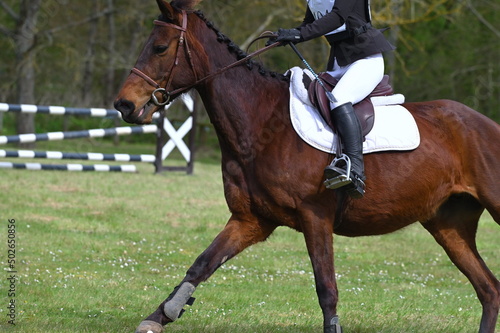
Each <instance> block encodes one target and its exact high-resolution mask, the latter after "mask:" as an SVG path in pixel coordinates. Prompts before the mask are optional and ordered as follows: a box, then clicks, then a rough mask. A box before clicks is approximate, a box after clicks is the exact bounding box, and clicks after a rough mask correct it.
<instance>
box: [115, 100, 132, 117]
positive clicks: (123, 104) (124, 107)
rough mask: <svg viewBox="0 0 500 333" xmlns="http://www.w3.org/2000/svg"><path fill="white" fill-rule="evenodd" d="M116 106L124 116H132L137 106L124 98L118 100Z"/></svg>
mask: <svg viewBox="0 0 500 333" xmlns="http://www.w3.org/2000/svg"><path fill="white" fill-rule="evenodd" d="M114 104H115V109H117V110H118V111H120V112H121V113H122V115H124V116H126V115H129V114H131V113H132V112H134V110H135V104H134V103H132V102H131V101H129V100H126V99H123V98H120V99H117V100H116V101H115V103H114Z"/></svg>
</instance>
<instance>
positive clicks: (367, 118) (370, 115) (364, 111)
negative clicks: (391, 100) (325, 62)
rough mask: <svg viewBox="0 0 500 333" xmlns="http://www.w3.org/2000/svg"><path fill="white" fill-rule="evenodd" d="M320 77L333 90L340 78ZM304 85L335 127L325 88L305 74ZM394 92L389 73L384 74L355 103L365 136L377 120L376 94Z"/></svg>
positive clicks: (323, 74) (324, 116)
mask: <svg viewBox="0 0 500 333" xmlns="http://www.w3.org/2000/svg"><path fill="white" fill-rule="evenodd" d="M319 78H320V79H321V80H322V81H323V84H324V85H325V87H326V88H327V89H328V90H330V91H332V89H333V88H334V87H335V86H336V85H337V82H338V80H337V79H335V78H334V77H332V76H331V75H330V74H328V73H320V74H319ZM303 80H304V82H303V83H304V86H305V87H306V89H307V91H308V95H309V100H310V101H311V103H312V104H313V106H314V107H315V108H316V109H317V110H319V113H320V114H321V116H322V117H323V119H324V120H325V121H326V123H327V124H328V126H330V128H332V129H335V124H334V123H333V122H332V118H331V116H330V101H329V100H328V97H327V96H326V92H325V89H324V88H323V87H322V86H321V84H319V83H318V81H317V80H311V79H310V78H309V76H307V75H304V76H303ZM392 94H393V89H392V86H391V85H390V84H389V75H384V77H383V78H382V81H380V83H379V84H378V85H377V86H376V87H375V89H374V90H373V91H372V92H371V93H370V94H369V95H368V96H367V97H366V98H365V99H363V100H362V101H361V102H359V103H356V104H354V105H353V107H354V112H355V113H356V116H357V117H358V119H359V122H360V124H361V129H362V131H363V137H365V136H366V135H367V134H368V133H369V132H370V131H371V129H372V128H373V124H374V122H375V109H374V107H373V103H372V101H371V97H374V96H388V95H392Z"/></svg>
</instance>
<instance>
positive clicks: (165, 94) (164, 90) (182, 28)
mask: <svg viewBox="0 0 500 333" xmlns="http://www.w3.org/2000/svg"><path fill="white" fill-rule="evenodd" d="M153 23H154V25H157V26H163V27H168V28H173V29H177V30H179V31H180V32H181V33H180V36H179V43H177V50H176V55H175V61H174V62H173V63H172V67H171V68H170V71H169V72H167V73H170V76H169V78H168V81H167V84H166V85H165V88H162V87H161V86H160V84H159V83H158V82H156V81H155V80H153V79H152V78H151V77H149V76H148V75H147V74H146V73H144V72H142V71H141V70H139V69H137V68H135V67H134V68H132V70H131V71H130V72H131V73H134V74H135V75H138V76H139V77H141V78H143V79H144V80H145V81H146V82H147V83H149V84H150V85H151V86H153V87H154V88H155V90H154V91H153V92H152V93H151V101H152V102H153V104H154V105H156V106H164V105H167V104H168V103H170V101H171V100H170V99H171V97H172V96H174V95H177V94H180V93H183V92H186V91H188V90H190V89H191V88H193V87H195V86H197V85H198V84H200V83H201V82H203V81H206V80H208V79H210V78H212V77H214V76H216V75H219V74H221V73H222V72H224V71H226V70H228V69H230V68H233V67H236V66H238V65H241V64H242V63H245V62H247V61H248V60H250V59H251V58H252V57H255V56H256V55H258V54H261V53H263V52H265V51H267V50H269V49H271V48H273V47H275V46H278V45H280V44H281V43H279V42H278V43H273V44H271V45H269V46H266V47H264V48H262V49H259V50H257V51H255V52H253V53H250V54H249V55H247V56H246V57H244V58H242V59H240V60H238V61H235V62H233V63H232V64H230V65H228V66H226V67H223V68H221V69H218V70H217V71H215V72H213V73H211V74H208V75H207V76H205V77H203V78H201V79H198V77H197V75H196V71H195V68H194V64H193V58H192V56H191V51H190V49H189V45H188V43H187V40H186V38H185V34H186V31H187V12H186V11H185V10H182V26H179V25H175V24H171V23H167V22H163V21H159V20H154V21H153ZM183 46H184V50H185V54H186V57H187V58H188V61H189V66H190V67H191V71H192V72H193V74H194V78H195V82H194V83H193V84H191V85H188V86H186V87H182V88H179V89H175V90H172V91H168V90H167V89H168V88H169V87H170V85H171V83H172V79H173V78H174V76H173V71H174V69H175V67H176V66H177V65H178V63H179V56H180V52H181V49H183ZM166 75H167V74H165V76H164V77H163V78H162V81H163V80H164V79H165V77H166ZM156 93H161V94H162V95H163V98H164V101H163V102H160V101H159V100H158V98H157V97H156V95H155V94H156Z"/></svg>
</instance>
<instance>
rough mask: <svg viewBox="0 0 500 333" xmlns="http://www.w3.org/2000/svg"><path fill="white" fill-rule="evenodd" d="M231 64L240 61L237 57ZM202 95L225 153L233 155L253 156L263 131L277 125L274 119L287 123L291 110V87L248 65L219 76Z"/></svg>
mask: <svg viewBox="0 0 500 333" xmlns="http://www.w3.org/2000/svg"><path fill="white" fill-rule="evenodd" d="M226 52H227V49H226ZM217 61H218V64H216V65H213V64H212V67H214V68H217V66H221V61H220V60H217ZM230 61H232V62H234V61H236V60H235V58H234V56H233V57H232V58H231V60H230ZM225 63H226V65H227V64H228V62H227V60H226V62H225ZM198 92H199V94H200V96H201V98H202V100H203V103H204V105H205V108H206V110H207V113H208V115H209V117H210V120H211V122H212V124H213V125H214V128H215V130H216V131H217V136H218V138H219V141H220V145H221V148H223V153H228V154H230V155H233V156H245V155H248V154H251V153H252V151H254V150H255V149H256V146H257V145H258V144H259V140H262V135H263V131H269V130H270V129H269V128H268V127H270V126H271V125H269V123H270V122H273V123H276V121H272V119H278V118H279V119H280V121H283V118H286V110H288V102H287V100H288V90H287V84H286V83H285V82H283V81H282V80H280V79H279V78H273V77H270V76H269V74H268V75H267V76H263V75H262V74H261V73H259V71H258V69H256V68H254V69H252V70H250V69H248V68H247V67H246V66H245V65H241V66H238V67H235V68H232V69H230V70H228V71H227V72H225V73H223V74H220V75H218V76H217V77H215V78H214V79H213V80H211V81H210V82H208V83H206V84H205V85H203V86H202V87H200V88H199V89H198ZM271 130H272V129H271ZM224 149H225V150H224Z"/></svg>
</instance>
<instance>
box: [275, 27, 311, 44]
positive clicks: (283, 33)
mask: <svg viewBox="0 0 500 333" xmlns="http://www.w3.org/2000/svg"><path fill="white" fill-rule="evenodd" d="M275 34H276V35H277V37H274V38H270V39H269V41H268V42H267V44H272V43H276V42H282V43H283V44H286V43H290V42H291V43H298V42H301V41H302V36H301V35H300V30H298V29H295V28H294V29H281V28H280V29H278V32H276V33H275ZM267 44H266V45H267Z"/></svg>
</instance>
